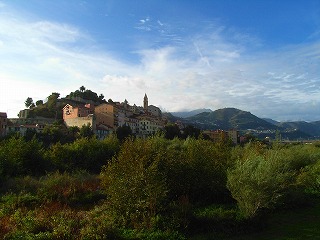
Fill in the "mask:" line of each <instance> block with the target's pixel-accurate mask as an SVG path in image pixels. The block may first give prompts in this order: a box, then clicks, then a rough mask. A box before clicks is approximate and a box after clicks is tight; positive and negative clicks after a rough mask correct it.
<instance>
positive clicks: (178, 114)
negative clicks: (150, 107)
mask: <svg viewBox="0 0 320 240" xmlns="http://www.w3.org/2000/svg"><path fill="white" fill-rule="evenodd" d="M203 112H212V110H211V109H207V108H200V109H196V110H192V111H189V112H172V113H171V114H172V115H173V116H175V117H180V118H187V117H192V116H195V115H197V114H199V113H203Z"/></svg>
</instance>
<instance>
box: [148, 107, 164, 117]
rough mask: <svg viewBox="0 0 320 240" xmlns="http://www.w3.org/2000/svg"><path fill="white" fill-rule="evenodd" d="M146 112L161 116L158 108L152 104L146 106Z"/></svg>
mask: <svg viewBox="0 0 320 240" xmlns="http://www.w3.org/2000/svg"><path fill="white" fill-rule="evenodd" d="M148 113H150V114H152V115H153V116H156V117H159V118H161V115H162V112H161V110H160V108H158V107H156V106H153V105H149V106H148Z"/></svg>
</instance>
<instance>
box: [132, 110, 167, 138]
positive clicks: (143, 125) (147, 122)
mask: <svg viewBox="0 0 320 240" xmlns="http://www.w3.org/2000/svg"><path fill="white" fill-rule="evenodd" d="M137 119H138V120H139V132H138V134H137V135H138V136H139V137H147V136H150V135H153V134H155V133H156V132H158V131H159V130H160V129H163V128H164V123H163V121H162V120H161V119H159V118H156V117H154V116H150V115H147V114H144V115H141V116H138V117H137Z"/></svg>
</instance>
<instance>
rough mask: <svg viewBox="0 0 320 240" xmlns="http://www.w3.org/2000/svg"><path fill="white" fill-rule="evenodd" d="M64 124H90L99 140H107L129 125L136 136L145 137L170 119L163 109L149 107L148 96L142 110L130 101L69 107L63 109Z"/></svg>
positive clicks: (81, 104) (71, 105)
mask: <svg viewBox="0 0 320 240" xmlns="http://www.w3.org/2000/svg"><path fill="white" fill-rule="evenodd" d="M62 111H63V121H64V123H65V125H66V126H67V127H71V126H77V127H79V128H81V127H82V126H83V125H88V124H89V125H90V126H91V127H92V130H93V131H94V132H95V134H96V135H97V137H98V138H100V139H101V138H104V137H105V136H107V135H109V134H110V133H111V132H114V131H115V130H116V129H117V128H118V127H123V126H128V127H130V129H131V131H132V133H133V134H135V135H136V136H138V137H146V136H149V135H152V134H154V133H156V132H157V131H159V130H160V129H163V128H164V126H165V124H166V123H167V120H166V119H165V118H163V117H162V112H161V110H160V109H159V108H158V107H156V106H153V105H149V104H148V97H147V95H146V94H145V96H144V99H143V107H141V106H136V105H135V104H134V105H129V103H128V101H127V100H125V101H124V102H122V103H120V102H111V103H102V104H100V105H98V106H95V105H94V104H90V103H87V104H83V103H78V104H77V103H75V104H71V103H70V104H67V105H65V106H64V107H63V109H62Z"/></svg>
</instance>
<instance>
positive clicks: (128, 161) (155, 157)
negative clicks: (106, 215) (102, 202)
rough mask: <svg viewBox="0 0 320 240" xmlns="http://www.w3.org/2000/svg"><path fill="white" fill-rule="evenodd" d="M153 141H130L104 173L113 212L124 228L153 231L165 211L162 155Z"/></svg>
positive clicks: (105, 185) (104, 184)
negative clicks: (154, 220) (155, 219)
mask: <svg viewBox="0 0 320 240" xmlns="http://www.w3.org/2000/svg"><path fill="white" fill-rule="evenodd" d="M163 154H165V153H164V152H162V151H159V150H158V149H156V148H155V146H153V145H152V141H150V140H142V139H137V140H135V141H133V140H131V139H128V140H127V141H126V142H125V143H124V144H123V146H122V148H121V151H120V153H119V155H118V157H117V158H113V160H112V161H111V162H110V163H108V164H107V166H106V167H105V168H104V169H103V171H102V173H101V179H102V185H103V187H104V188H105V189H106V193H107V196H108V202H109V203H110V206H111V211H112V212H113V214H114V217H115V218H116V221H118V222H119V223H120V224H122V225H123V226H130V227H134V228H151V227H153V226H152V219H154V218H155V217H156V216H157V215H158V214H159V213H160V212H161V210H162V207H163V206H164V205H163V201H164V200H165V198H166V194H167V187H166V184H165V176H164V175H163V174H161V172H160V171H158V169H159V164H160V161H161V158H162V155H163Z"/></svg>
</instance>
